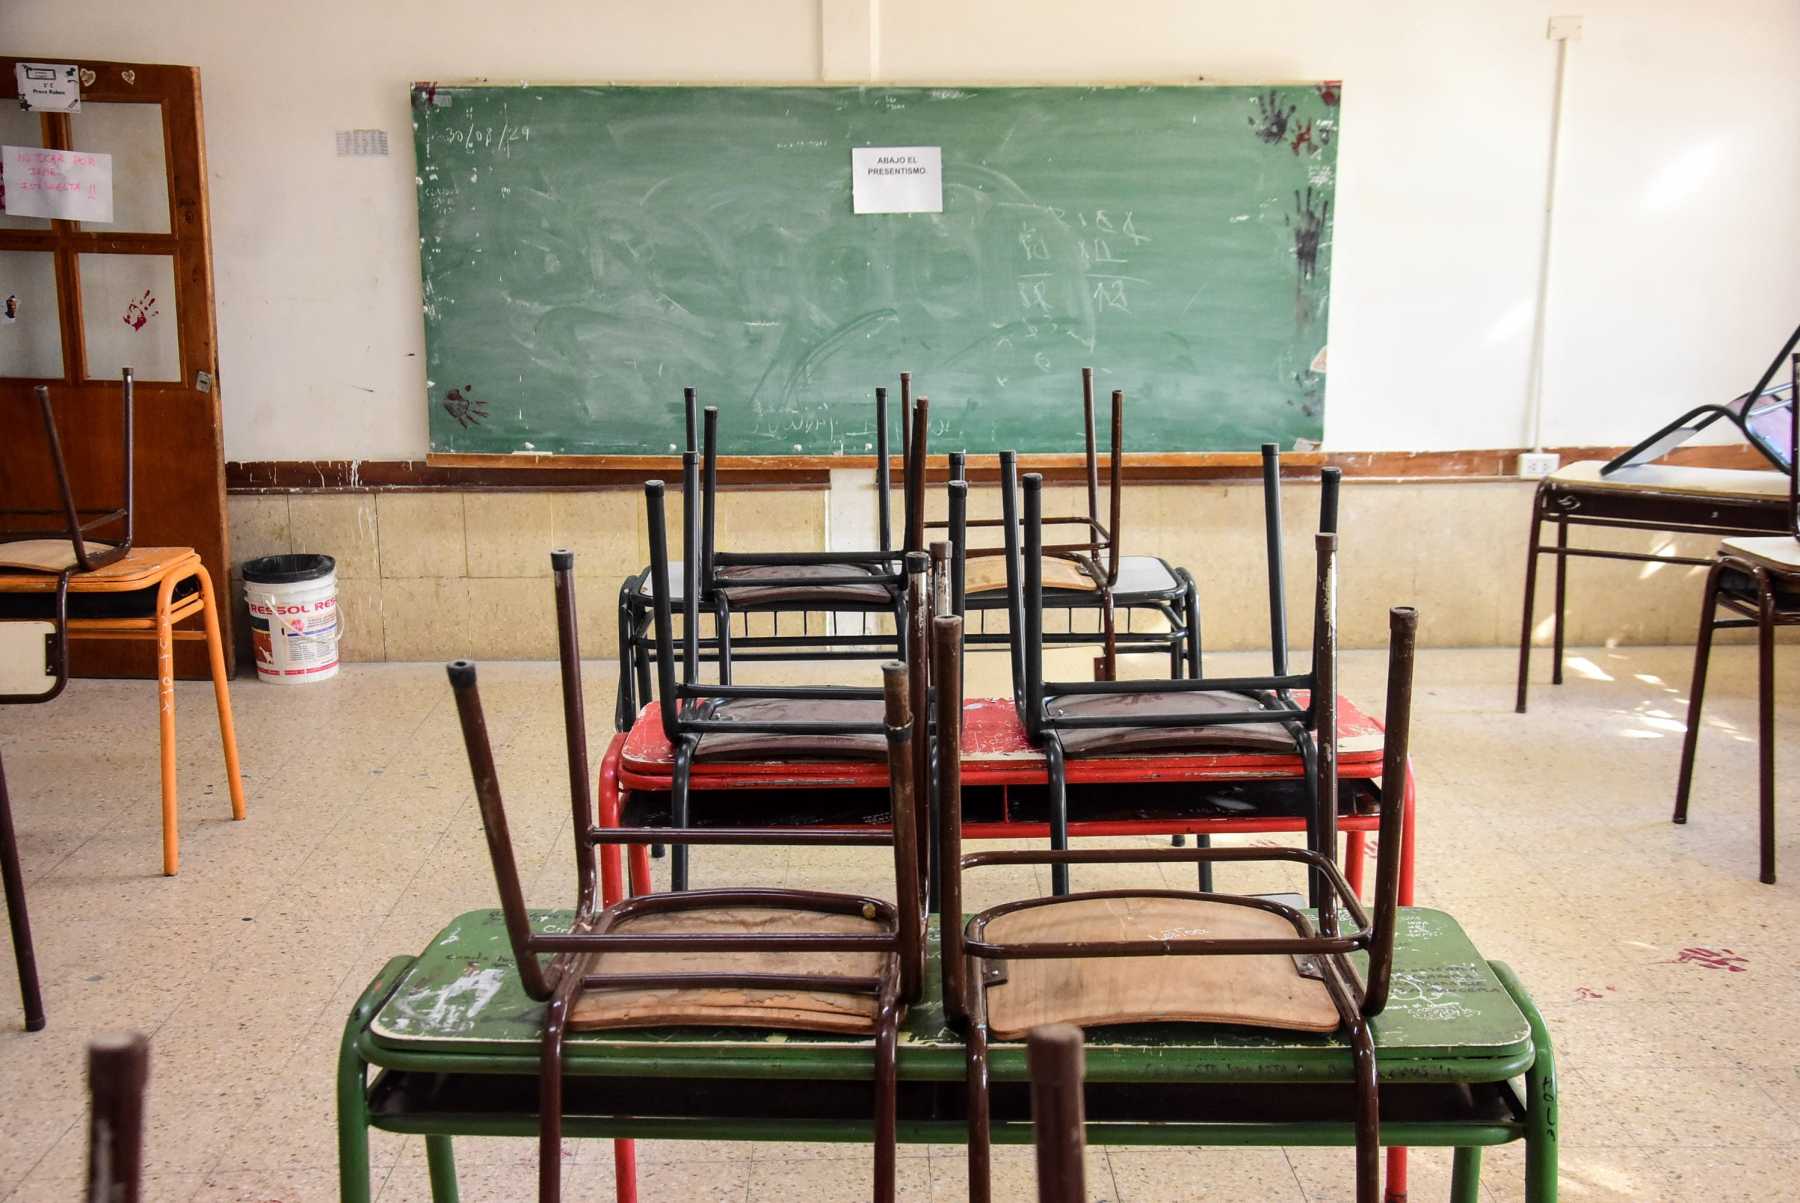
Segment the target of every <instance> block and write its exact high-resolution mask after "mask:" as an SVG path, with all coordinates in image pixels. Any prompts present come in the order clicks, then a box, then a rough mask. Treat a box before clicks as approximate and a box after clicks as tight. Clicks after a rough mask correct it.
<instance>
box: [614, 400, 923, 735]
mask: <svg viewBox="0 0 1800 1203" xmlns="http://www.w3.org/2000/svg"><path fill="white" fill-rule="evenodd" d="M900 380H901V392H902V399H903V417H902V434H903V436H904V438H903V451H902V470H901V475H902V487H903V490H904V502H903V505H904V515H903V519H902V536H901V538H902V542H901V548H900V550H899V551H896V550H895V549H894V545H893V544H894V540H893V532H892V519H891V499H890V484H891V479H890V475H889V470H890V465H889V459H890V457H889V454H888V452H889V442H888V432H889V425H890V424H889V417H888V395H887V389H886V388H878V389H876V390H875V495H876V506H877V517H876V541H877V543H878V545H879V546H878V549H877V550H876V551H873V552H837V551H824V552H797V553H773V552H730V551H724V552H722V551H719V550H718V548H717V533H716V532H717V514H718V458H719V451H718V410H717V409H715V408H713V407H710V406H709V407H707V408H706V410H705V411H704V415H703V416H702V414H701V411H699V409H698V408H697V406H698V399H697V395H696V393H695V390H693V389H691V388H690V389H687V390H685V398H684V399H685V403H686V409H687V432H688V436H687V437H688V451H689V452H697V453H699V454H700V455H701V463H702V464H703V465H704V467H703V471H702V473H701V476H700V484H699V487H698V488H696V489H686V488H684V490H683V496H682V512H683V518H684V522H685V521H694V522H696V523H697V524H698V527H699V529H700V531H701V532H702V534H701V539H700V550H699V555H700V556H701V560H702V563H701V565H700V573H699V582H700V589H701V599H700V600H701V612H702V613H705V614H707V615H708V616H709V617H710V619H711V621H712V623H713V633H712V635H710V636H705V637H702V638H701V640H700V644H699V655H700V660H701V662H703V663H713V664H716V665H717V666H718V672H719V679H720V680H721V681H725V682H729V681H730V680H731V666H732V663H733V662H734V661H740V662H751V661H793V660H813V661H834V660H851V661H854V660H870V659H883V658H889V657H894V656H903V654H904V653H903V652H902V650H901V648H900V646H899V642H898V632H899V631H900V629H901V628H902V627H903V626H904V623H905V615H904V612H903V610H902V608H901V607H902V606H903V605H904V601H905V597H904V585H903V583H902V582H900V581H899V580H898V566H899V557H900V555H901V554H903V553H904V552H906V551H919V550H923V548H924V535H923V529H924V528H923V509H924V482H925V467H924V454H923V449H924V447H925V439H926V426H927V423H928V422H929V404H930V403H929V402H928V401H927V400H926V399H925V398H923V397H921V398H919V399H918V404H917V405H914V403H913V401H912V397H911V378H910V376H909V374H908V373H905V372H902V373H901V375H900ZM702 427H703V428H704V434H703V435H702V436H699V437H696V436H697V431H698V430H700V429H701V428H702ZM915 443H916V444H917V445H918V446H919V447H920V449H921V454H920V455H919V456H918V457H914V456H913V454H912V448H913V446H914V444H915ZM915 464H916V469H915ZM696 505H698V507H699V511H698V516H697V518H690V517H689V515H690V513H691V511H692V508H693V507H694V506H696ZM684 554H685V549H684ZM670 567H671V579H670V581H669V582H668V587H669V590H670V596H671V598H672V599H673V603H674V604H675V605H676V606H681V605H682V604H683V603H684V601H685V597H684V592H683V591H684V587H685V585H686V581H687V573H686V571H685V561H683V560H676V561H671V566H670ZM651 595H652V585H651V577H650V570H649V569H648V568H645V569H644V571H642V572H640V573H637V574H635V575H633V576H630V577H627V578H626V580H625V582H624V584H623V585H622V586H621V588H620V591H619V690H618V700H617V706H616V709H615V713H614V724H615V726H616V727H617V728H618V729H619V730H621V731H624V730H628V729H629V728H630V726H631V723H632V721H633V720H634V719H635V718H636V717H637V713H638V709H639V707H641V706H642V705H643V704H644V702H646V701H648V700H649V699H650V698H651V697H652V696H653V694H654V681H653V675H652V671H651V660H652V654H651V650H650V639H649V632H650V625H651V624H650V619H651V613H652V596H651ZM841 614H860V615H862V616H863V620H862V629H861V630H859V631H855V632H842V631H836V630H833V629H832V626H833V624H835V623H836V622H837V621H838V620H837V618H836V616H837V615H841ZM751 615H766V616H767V617H768V620H769V624H770V629H769V633H768V634H763V635H758V634H752V633H751V629H750V622H751ZM871 615H887V616H889V617H890V618H891V619H892V621H893V623H894V633H888V632H885V631H881V630H879V629H874V630H872V629H870V626H869V621H868V619H869V616H871ZM734 616H736V617H738V618H740V619H742V621H743V625H744V630H743V633H742V634H741V635H735V636H734V635H733V633H732V628H731V623H732V619H733V617H734ZM784 616H785V617H788V618H789V619H790V620H792V621H794V622H797V623H798V626H799V630H798V631H792V630H790V631H786V632H784V631H783V630H782V629H781V626H782V620H783V618H784ZM815 619H816V621H817V624H818V629H816V630H815V629H814V622H815Z"/></svg>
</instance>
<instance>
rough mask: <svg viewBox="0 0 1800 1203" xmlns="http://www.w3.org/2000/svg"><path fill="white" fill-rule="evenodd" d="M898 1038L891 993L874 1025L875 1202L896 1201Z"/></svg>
mask: <svg viewBox="0 0 1800 1203" xmlns="http://www.w3.org/2000/svg"><path fill="white" fill-rule="evenodd" d="M899 1042H900V1000H899V998H898V997H897V996H895V995H893V994H889V995H888V996H887V997H884V998H883V999H882V1000H881V1015H880V1017H879V1019H878V1020H877V1023H876V1028H875V1191H874V1197H875V1203H894V1192H895V1171H896V1167H895V1162H896V1159H897V1156H898V1153H899V1148H898V1145H899V1115H898V1099H897V1098H896V1095H895V1090H896V1085H895V1083H896V1079H897V1077H898V1067H897V1065H896V1063H895V1055H896V1052H897V1049H898V1046H899Z"/></svg>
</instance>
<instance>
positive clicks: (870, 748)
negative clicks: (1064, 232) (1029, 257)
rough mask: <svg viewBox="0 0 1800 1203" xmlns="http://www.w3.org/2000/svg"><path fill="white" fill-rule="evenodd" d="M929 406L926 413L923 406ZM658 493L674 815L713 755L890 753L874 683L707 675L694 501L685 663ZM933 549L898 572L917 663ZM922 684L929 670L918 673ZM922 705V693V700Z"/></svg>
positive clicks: (688, 522)
mask: <svg viewBox="0 0 1800 1203" xmlns="http://www.w3.org/2000/svg"><path fill="white" fill-rule="evenodd" d="M920 412H923V410H922V409H921V411H920ZM694 471H695V466H694V464H693V462H692V457H687V462H686V463H685V464H684V472H685V474H686V476H687V477H688V478H689V481H690V483H691V481H692V478H693V475H694ZM646 496H647V497H651V498H652V503H651V507H650V512H649V515H648V518H649V533H650V573H651V592H652V602H653V607H654V608H653V620H652V626H653V628H654V654H655V660H656V695H657V696H656V704H657V708H658V717H659V718H660V720H661V723H662V729H663V734H664V736H665V737H666V738H667V739H668V741H669V744H670V746H671V749H672V752H673V765H672V770H671V776H670V795H669V811H670V821H671V822H672V823H673V824H674V825H675V826H676V827H686V826H687V825H688V822H689V818H690V799H691V792H692V787H693V769H694V765H695V763H696V762H697V761H704V760H723V761H729V760H740V761H741V760H784V759H804V760H844V759H871V760H878V759H880V758H881V756H882V754H883V752H882V745H881V740H880V738H879V736H880V706H881V701H880V699H881V694H880V691H879V690H877V689H873V688H867V687H857V686H843V685H821V686H794V685H787V686H775V685H753V686H746V685H736V684H733V683H731V682H730V681H729V680H726V681H721V682H719V683H718V684H713V685H708V684H704V683H702V682H701V680H700V634H699V630H700V604H701V598H702V597H703V596H704V590H703V589H702V588H701V587H700V583H699V575H700V564H701V559H702V555H703V553H702V552H701V550H700V547H699V541H700V536H699V533H698V531H697V530H696V529H695V528H696V525H697V524H696V523H695V522H694V521H693V517H694V515H693V512H692V510H684V524H683V525H684V531H683V535H684V543H685V547H684V560H683V576H684V577H685V578H686V579H685V581H684V582H683V587H682V590H681V593H682V610H681V615H682V632H681V651H680V663H679V671H678V669H677V656H676V650H675V642H674V635H673V632H672V627H673V612H674V611H673V605H672V599H671V597H670V592H671V591H670V589H669V587H668V583H667V582H668V580H669V578H670V576H671V566H670V561H669V554H668V538H667V534H666V531H665V526H664V517H663V511H662V509H661V508H660V505H661V497H662V484H661V482H652V484H651V485H650V486H646ZM928 566H929V562H928V558H927V556H926V555H925V554H924V553H923V552H913V553H910V554H908V555H906V556H905V557H904V564H903V565H902V571H901V572H900V573H897V574H896V579H898V580H902V581H904V582H905V586H904V589H903V591H902V601H901V603H900V604H901V610H900V613H901V615H902V624H903V625H902V626H901V628H900V632H899V637H898V639H897V642H898V643H899V645H900V649H901V651H902V653H903V654H904V655H906V656H907V659H908V663H909V664H915V665H916V664H921V663H923V661H922V660H920V657H921V656H923V654H924V647H923V643H922V640H923V638H924V636H923V624H924V620H925V606H926V603H925V590H926V575H927V571H928ZM916 680H917V681H918V682H919V683H922V682H923V680H924V678H923V675H922V674H918V675H916ZM917 700H918V702H919V707H920V708H922V707H923V696H922V695H921V696H920V697H919V698H918V699H917ZM688 862H689V855H688V851H687V849H686V848H685V847H681V846H676V847H674V848H673V851H672V856H671V864H670V882H671V885H672V887H673V888H674V889H676V890H683V889H686V888H687V885H688V868H689V866H688Z"/></svg>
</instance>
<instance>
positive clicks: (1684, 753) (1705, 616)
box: [1674, 564, 1725, 823]
mask: <svg viewBox="0 0 1800 1203" xmlns="http://www.w3.org/2000/svg"><path fill="white" fill-rule="evenodd" d="M1724 571H1725V566H1724V565H1723V564H1715V565H1713V567H1712V570H1711V571H1709V572H1708V573H1707V574H1706V592H1705V593H1704V594H1703V595H1702V596H1701V600H1700V633H1699V634H1698V635H1696V636H1695V637H1694V681H1693V684H1692V685H1690V686H1688V713H1687V733H1686V734H1685V735H1683V736H1682V738H1681V772H1680V775H1679V776H1678V777H1677V778H1676V784H1675V815H1674V821H1675V822H1677V823H1685V822H1687V819H1688V797H1689V794H1690V792H1691V790H1692V788H1693V784H1694V756H1695V753H1696V751H1697V750H1698V748H1699V744H1700V714H1701V708H1702V707H1703V706H1704V705H1705V702H1706V671H1707V668H1708V666H1709V665H1710V664H1711V663H1712V641H1713V623H1714V620H1715V619H1716V618H1717V615H1718V607H1719V581H1720V578H1721V577H1722V576H1723V575H1724Z"/></svg>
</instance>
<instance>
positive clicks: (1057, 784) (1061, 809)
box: [1044, 735, 1069, 896]
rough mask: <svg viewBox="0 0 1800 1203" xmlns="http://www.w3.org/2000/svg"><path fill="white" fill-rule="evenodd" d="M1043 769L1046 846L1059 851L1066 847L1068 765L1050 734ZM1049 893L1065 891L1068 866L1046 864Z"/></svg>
mask: <svg viewBox="0 0 1800 1203" xmlns="http://www.w3.org/2000/svg"><path fill="white" fill-rule="evenodd" d="M1044 771H1045V776H1046V777H1047V778H1048V780H1049V785H1050V847H1051V848H1052V849H1053V850H1054V851H1057V852H1061V851H1064V850H1065V849H1067V848H1068V846H1069V783H1068V765H1067V763H1066V762H1065V761H1064V760H1063V751H1062V745H1061V744H1060V743H1058V742H1057V740H1056V737H1055V736H1054V735H1052V736H1051V737H1050V738H1049V739H1046V740H1045V741H1044ZM1050 892H1051V893H1052V894H1056V895H1058V896H1061V895H1063V894H1067V893H1068V892H1069V866H1067V865H1051V866H1050Z"/></svg>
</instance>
